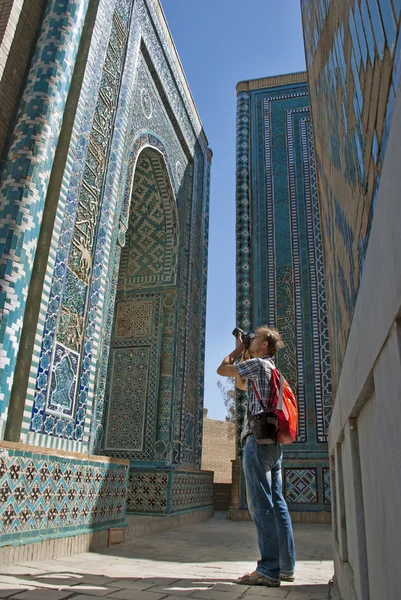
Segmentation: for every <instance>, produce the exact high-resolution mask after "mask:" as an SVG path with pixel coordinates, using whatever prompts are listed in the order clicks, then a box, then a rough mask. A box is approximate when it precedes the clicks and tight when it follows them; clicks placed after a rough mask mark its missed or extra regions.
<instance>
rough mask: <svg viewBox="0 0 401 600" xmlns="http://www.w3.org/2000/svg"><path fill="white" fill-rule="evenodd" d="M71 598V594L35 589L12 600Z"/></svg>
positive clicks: (59, 599)
mask: <svg viewBox="0 0 401 600" xmlns="http://www.w3.org/2000/svg"><path fill="white" fill-rule="evenodd" d="M71 596H72V593H71V592H62V591H60V590H43V589H36V590H29V591H27V592H22V594H17V595H16V596H13V600H14V599H15V600H63V599H64V598H70V597H71ZM92 598H93V596H92Z"/></svg>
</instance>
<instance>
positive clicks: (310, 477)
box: [284, 468, 318, 504]
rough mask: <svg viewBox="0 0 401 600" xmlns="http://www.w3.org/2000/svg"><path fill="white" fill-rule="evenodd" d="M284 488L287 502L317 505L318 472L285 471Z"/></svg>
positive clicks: (306, 470)
mask: <svg viewBox="0 0 401 600" xmlns="http://www.w3.org/2000/svg"><path fill="white" fill-rule="evenodd" d="M284 487H285V497H286V499H287V502H290V503H292V504H317V502H318V494H317V470H316V469H312V468H311V469H284Z"/></svg>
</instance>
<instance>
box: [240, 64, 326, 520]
mask: <svg viewBox="0 0 401 600" xmlns="http://www.w3.org/2000/svg"><path fill="white" fill-rule="evenodd" d="M237 94H238V110H237V324H238V326H240V327H242V328H244V329H246V330H249V329H251V330H254V329H255V327H257V326H258V325H261V324H264V323H267V324H269V325H270V326H275V327H278V329H279V331H280V332H281V335H282V337H283V340H284V341H285V348H284V349H283V350H282V351H281V352H280V353H279V357H278V365H279V367H280V369H281V370H282V371H283V373H284V375H285V376H286V378H287V379H288V381H289V382H290V384H291V385H292V386H293V388H294V389H295V390H296V392H297V397H298V403H299V430H298V437H297V441H296V443H294V444H293V445H291V446H288V447H286V448H285V461H284V471H283V476H284V478H283V479H284V487H285V493H286V497H287V501H288V503H289V507H290V509H291V511H292V512H293V518H294V519H301V520H302V519H304V518H305V513H306V512H307V513H314V516H313V517H312V516H311V515H310V514H309V516H308V519H314V520H318V521H319V520H320V521H324V520H328V518H329V511H330V477H329V469H328V466H329V465H328V456H327V430H328V424H329V421H330V416H331V411H332V398H331V373H330V361H329V348H328V331H327V321H326V299H325V289H324V274H323V257H322V245H321V236H320V217H319V207H318V191H317V185H316V172H315V159H314V149H313V136H312V124H311V119H310V109H309V96H308V87H307V83H306V73H294V74H291V75H282V76H279V77H269V78H264V79H257V80H252V81H245V82H241V83H239V84H238V86H237ZM244 400H245V399H244V397H243V395H242V394H240V395H239V400H238V402H239V408H240V410H241V408H243V403H244ZM240 426H241V424H240ZM238 454H239V458H240V455H241V448H238ZM237 474H239V475H240V472H239V473H238V468H237ZM240 479H241V483H240V496H239V498H237V504H238V507H239V508H243V509H244V508H246V498H245V490H244V482H243V481H242V479H243V478H242V477H240ZM235 503H236V502H235V499H234V505H235ZM231 512H232V515H233V518H234V517H235V513H236V516H237V517H238V516H239V515H240V512H239V511H231Z"/></svg>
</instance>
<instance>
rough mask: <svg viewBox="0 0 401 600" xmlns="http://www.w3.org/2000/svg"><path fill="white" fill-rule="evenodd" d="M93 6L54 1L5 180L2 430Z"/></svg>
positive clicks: (0, 264) (0, 219) (0, 250)
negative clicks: (51, 186) (80, 52)
mask: <svg viewBox="0 0 401 600" xmlns="http://www.w3.org/2000/svg"><path fill="white" fill-rule="evenodd" d="M87 5H88V1H87V0H84V1H83V2H74V1H72V0H70V1H68V0H63V1H59V0H51V1H50V2H48V4H47V8H46V11H45V14H44V18H43V23H42V26H41V31H40V35H39V39H38V42H37V45H36V49H35V53H34V56H33V59H32V63H31V68H30V71H29V73H28V76H27V81H26V84H25V89H24V92H23V96H22V99H21V103H20V107H19V110H18V114H17V117H16V123H15V127H14V131H13V133H12V135H11V140H10V149H9V153H8V158H7V159H6V162H5V166H4V170H3V174H2V182H1V185H0V198H1V201H0V205H1V207H2V209H1V213H0V232H1V233H0V257H1V258H0V277H1V280H0V283H1V298H2V300H1V306H0V309H1V312H2V321H1V326H0V367H1V368H0V429H2V426H3V423H4V421H5V418H6V415H7V410H8V402H9V396H10V392H11V386H12V381H13V375H14V368H15V364H16V359H17V352H18V346H19V340H20V336H21V328H22V322H23V314H24V310H25V304H26V298H27V293H28V287H29V281H30V277H31V273H32V267H33V261H34V256H35V251H36V246H37V240H38V235H39V229H40V225H41V222H42V215H43V208H44V202H45V198H46V192H47V186H48V183H49V179H50V173H51V168H52V164H53V159H54V155H55V152H56V147H57V142H58V137H59V134H60V130H61V125H62V119H63V112H64V107H65V103H66V100H67V94H68V90H69V86H70V82H71V77H72V72H73V67H74V64H75V58H76V54H77V51H78V45H79V40H80V37H81V32H82V27H83V24H84V19H85V13H86V9H87ZM55 40H57V41H55ZM46 73H47V75H46ZM16 157H17V158H16ZM17 207H18V209H17Z"/></svg>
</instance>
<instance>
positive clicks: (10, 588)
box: [0, 583, 34, 598]
mask: <svg viewBox="0 0 401 600" xmlns="http://www.w3.org/2000/svg"><path fill="white" fill-rule="evenodd" d="M33 589H34V588H31V587H28V586H25V587H22V586H18V585H15V584H14V583H0V598H9V597H10V596H13V595H14V594H17V593H18V592H24V591H26V590H33Z"/></svg>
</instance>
